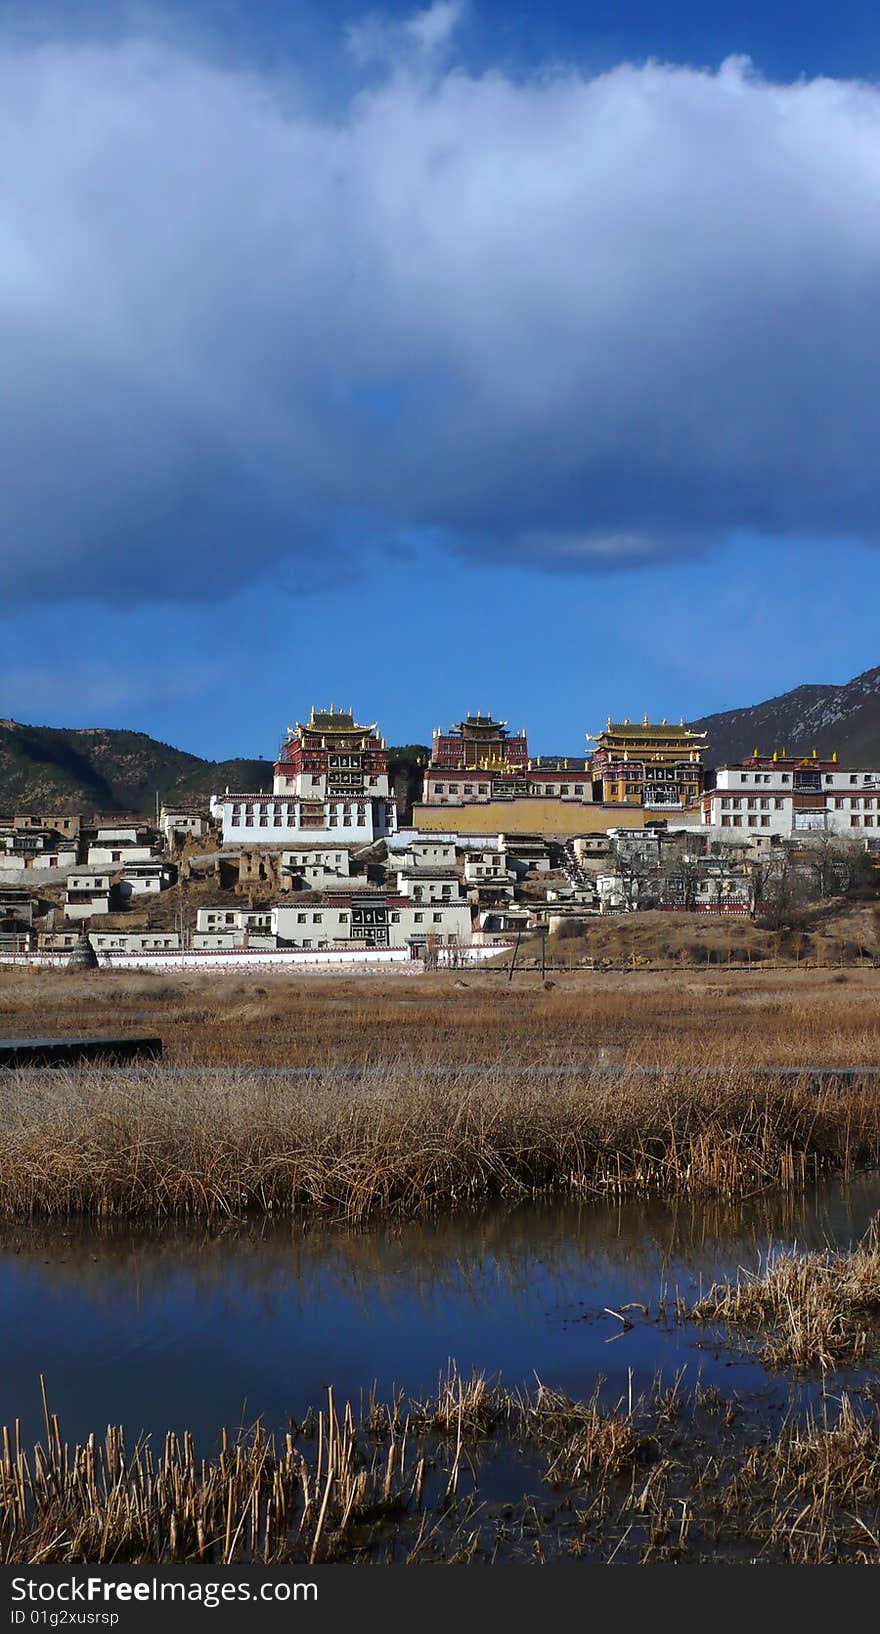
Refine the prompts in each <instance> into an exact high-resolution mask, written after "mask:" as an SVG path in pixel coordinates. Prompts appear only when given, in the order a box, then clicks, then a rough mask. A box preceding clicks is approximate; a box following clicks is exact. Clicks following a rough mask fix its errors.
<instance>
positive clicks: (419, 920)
mask: <svg viewBox="0 0 880 1634" xmlns="http://www.w3.org/2000/svg"><path fill="white" fill-rule="evenodd" d="M424 917H425V916H424V914H423V913H416V914H413V919H414V921H415V923H416V924H417V925H421V923H422V921H423V920H424Z"/></svg>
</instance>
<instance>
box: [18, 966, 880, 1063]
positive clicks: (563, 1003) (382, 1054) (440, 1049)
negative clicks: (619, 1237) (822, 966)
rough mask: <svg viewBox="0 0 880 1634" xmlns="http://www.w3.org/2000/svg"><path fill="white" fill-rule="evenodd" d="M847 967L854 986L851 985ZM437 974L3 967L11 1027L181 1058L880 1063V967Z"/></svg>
mask: <svg viewBox="0 0 880 1634" xmlns="http://www.w3.org/2000/svg"><path fill="white" fill-rule="evenodd" d="M840 976H843V978H844V980H843V982H841V981H840V980H839V979H838V978H839V977H840ZM553 980H554V983H555V985H554V987H553V988H551V989H549V990H546V991H545V989H544V988H543V986H542V984H541V981H540V976H539V974H538V973H536V972H535V971H532V970H529V971H527V972H525V973H524V974H522V975H520V974H517V975H516V976H515V978H514V981H513V983H512V984H509V983H508V981H507V978H506V975H505V974H504V972H502V971H490V970H487V969H474V970H467V971H464V972H462V973H454V972H448V973H446V972H444V973H438V974H436V975H432V976H427V977H417V976H410V975H406V976H397V977H392V978H389V977H387V976H384V975H383V976H375V975H374V976H370V977H360V978H357V979H351V978H347V977H339V976H335V977H328V976H324V977H318V978H311V977H303V976H301V975H296V976H291V975H286V974H281V973H279V974H274V973H270V974H264V973H262V972H261V973H259V974H256V975H253V976H251V977H237V976H236V975H234V974H233V975H217V976H213V975H212V976H204V975H196V974H189V975H186V976H177V975H174V976H168V975H164V976H162V975H145V974H142V973H139V972H134V971H132V972H122V971H104V970H101V971H97V972H93V973H85V974H75V973H73V972H70V973H68V972H67V971H65V970H35V971H22V970H15V969H9V968H5V969H2V970H0V1034H7V1035H16V1034H25V1035H27V1034H35V1033H39V1034H48V1035H55V1036H57V1035H63V1034H65V1033H66V1034H71V1033H76V1032H84V1031H85V1032H89V1033H102V1032H107V1033H111V1034H115V1033H121V1034H125V1033H143V1032H151V1033H152V1032H158V1033H160V1034H161V1035H162V1037H163V1039H164V1043H165V1058H166V1060H168V1061H169V1062H172V1063H180V1064H182V1065H183V1064H186V1065H190V1064H197V1065H223V1066H248V1067H251V1066H253V1067H266V1066H311V1065H322V1064H330V1063H353V1064H356V1065H360V1064H363V1063H364V1062H373V1063H377V1062H383V1061H387V1062H391V1063H394V1062H396V1061H398V1060H399V1059H401V1058H403V1057H406V1058H408V1059H409V1060H411V1061H415V1060H420V1061H424V1062H426V1063H432V1062H436V1061H444V1062H454V1061H459V1062H462V1061H465V1062H494V1061H497V1060H498V1059H499V1058H501V1057H503V1056H506V1057H507V1058H508V1059H509V1060H510V1061H512V1062H514V1063H522V1062H528V1061H534V1062H549V1061H554V1060H570V1059H571V1058H572V1057H576V1058H577V1059H579V1060H581V1061H583V1060H591V1059H593V1058H595V1057H596V1056H597V1055H599V1053H600V1052H602V1051H608V1052H610V1053H611V1055H612V1056H615V1055H617V1054H619V1053H621V1052H623V1053H625V1054H627V1055H628V1056H629V1057H631V1058H632V1059H635V1060H641V1061H643V1062H653V1061H657V1060H660V1061H663V1060H672V1059H673V1058H674V1059H675V1060H677V1061H680V1062H682V1063H688V1062H695V1063H698V1062H700V1061H704V1060H705V1059H706V1056H707V1051H708V1050H709V1049H710V1048H711V1050H712V1051H718V1052H719V1053H720V1055H721V1057H722V1059H725V1060H730V1061H735V1060H736V1059H741V1058H742V1057H743V1052H745V1055H746V1057H747V1058H748V1059H749V1060H753V1061H763V1062H777V1063H796V1064H801V1063H803V1064H809V1063H812V1062H816V1061H824V1062H827V1061H831V1062H853V1063H859V1064H865V1065H874V1066H880V971H873V970H868V969H864V970H847V971H840V970H838V971H835V970H830V971H826V970H820V971H817V970H801V971H800V972H795V971H793V970H792V971H787V970H781V971H778V972H774V971H772V970H757V969H755V970H753V971H752V972H751V973H748V972H747V971H733V972H731V973H728V972H727V971H726V970H712V971H707V970H705V969H704V968H694V969H686V970H680V971H666V972H659V971H655V972H641V971H634V972H631V973H630V974H622V973H620V972H617V973H613V972H612V973H606V974H599V973H596V974H591V973H590V972H586V971H575V972H573V973H571V974H568V973H567V972H554V973H553Z"/></svg>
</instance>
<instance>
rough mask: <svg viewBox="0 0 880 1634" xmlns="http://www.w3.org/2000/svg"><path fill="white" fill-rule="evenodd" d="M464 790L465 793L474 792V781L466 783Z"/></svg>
mask: <svg viewBox="0 0 880 1634" xmlns="http://www.w3.org/2000/svg"><path fill="white" fill-rule="evenodd" d="M464 792H465V794H473V792H474V785H473V783H465V786H464Z"/></svg>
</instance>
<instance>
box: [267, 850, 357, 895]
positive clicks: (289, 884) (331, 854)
mask: <svg viewBox="0 0 880 1634" xmlns="http://www.w3.org/2000/svg"><path fill="white" fill-rule="evenodd" d="M350 872H351V867H350V856H349V852H348V848H347V847H346V846H330V847H329V848H328V847H326V846H297V847H296V848H295V849H292V850H286V851H282V853H281V889H282V890H286V891H293V890H303V889H305V890H309V891H321V890H324V888H325V887H327V886H332V885H334V884H336V883H337V882H338V881H339V880H342V879H348V877H349V874H350Z"/></svg>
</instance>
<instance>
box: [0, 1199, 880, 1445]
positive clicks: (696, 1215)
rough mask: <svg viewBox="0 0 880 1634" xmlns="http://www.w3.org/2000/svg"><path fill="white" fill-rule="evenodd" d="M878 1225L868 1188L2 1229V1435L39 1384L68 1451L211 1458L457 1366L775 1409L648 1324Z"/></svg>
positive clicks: (752, 1373)
mask: <svg viewBox="0 0 880 1634" xmlns="http://www.w3.org/2000/svg"><path fill="white" fill-rule="evenodd" d="M878 1210H880V1177H878V1176H877V1175H871V1176H865V1177H862V1178H859V1179H857V1180H856V1181H854V1182H852V1183H850V1184H849V1185H848V1186H843V1185H841V1184H839V1183H838V1184H829V1185H827V1186H825V1187H822V1188H818V1189H816V1190H815V1191H814V1192H811V1193H809V1194H808V1195H807V1196H805V1197H803V1198H797V1199H792V1198H786V1197H780V1196H775V1195H774V1196H766V1197H762V1198H760V1199H757V1200H754V1201H752V1202H751V1203H749V1204H746V1205H741V1206H739V1207H735V1208H734V1207H730V1206H726V1205H724V1206H718V1205H714V1206H702V1207H693V1206H690V1205H688V1206H683V1205H678V1206H677V1207H676V1206H674V1205H670V1204H661V1203H652V1204H637V1203H631V1204H626V1205H624V1206H621V1207H613V1206H610V1205H607V1204H606V1205H590V1206H576V1205H573V1204H553V1205H550V1204H548V1205H543V1206H528V1207H521V1208H516V1209H502V1208H494V1209H492V1210H487V1211H484V1212H481V1213H479V1214H461V1215H458V1216H456V1217H454V1218H451V1219H445V1220H442V1221H439V1222H437V1223H433V1224H432V1223H420V1224H413V1225H408V1226H406V1227H403V1228H401V1229H399V1230H395V1231H393V1232H389V1231H387V1230H374V1231H371V1232H369V1233H362V1234H351V1233H345V1232H340V1231H336V1230H333V1231H331V1230H323V1231H312V1232H304V1231H303V1229H302V1227H301V1226H295V1225H292V1224H290V1223H287V1224H284V1225H275V1224H273V1225H267V1226H264V1227H262V1228H249V1229H246V1228H241V1229H236V1230H229V1231H227V1232H226V1233H224V1234H222V1235H220V1236H217V1235H213V1236H209V1235H206V1234H204V1233H199V1232H192V1231H191V1232H186V1233H184V1232H180V1231H176V1230H175V1231H172V1230H168V1231H164V1232H143V1231H139V1232H133V1231H130V1230H119V1229H117V1230H114V1231H110V1232H108V1231H95V1230H91V1229H83V1228H78V1229H76V1230H72V1231H71V1230H68V1231H62V1230H61V1229H60V1228H59V1227H58V1226H53V1227H45V1228H44V1227H40V1228H33V1229H24V1230H23V1229H18V1230H15V1231H9V1230H7V1231H6V1232H5V1233H4V1234H3V1235H2V1237H0V1322H2V1332H3V1339H4V1345H3V1363H2V1371H0V1421H3V1422H6V1423H10V1422H11V1421H12V1420H13V1419H15V1418H16V1417H19V1418H20V1419H21V1421H22V1434H23V1436H24V1439H25V1441H26V1442H27V1441H31V1440H33V1439H35V1438H36V1437H38V1436H39V1435H40V1434H41V1433H42V1412H41V1406H40V1400H39V1390H38V1375H39V1374H40V1373H41V1372H42V1373H44V1374H45V1375H46V1378H47V1383H48V1388H49V1395H50V1401H51V1405H52V1407H53V1409H54V1410H55V1411H56V1412H58V1413H59V1415H60V1418H61V1423H62V1427H63V1431H64V1434H65V1436H66V1437H67V1438H68V1439H70V1440H78V1439H82V1437H83V1436H85V1435H87V1434H88V1432H89V1431H90V1430H92V1429H96V1430H102V1429H103V1427H104V1425H105V1424H106V1423H107V1422H108V1421H112V1422H114V1423H121V1424H123V1425H124V1426H125V1428H126V1431H127V1433H128V1435H129V1436H131V1437H134V1436H135V1435H137V1434H138V1433H140V1432H144V1433H149V1434H152V1435H153V1436H154V1437H161V1436H162V1435H163V1434H164V1432H165V1430H166V1429H170V1428H172V1429H176V1430H178V1431H181V1430H183V1429H184V1428H189V1429H191V1430H192V1431H193V1432H194V1433H195V1435H196V1437H197V1440H198V1442H199V1443H200V1446H201V1448H202V1450H204V1451H205V1452H207V1451H209V1450H210V1449H211V1448H212V1447H213V1446H215V1445H216V1441H217V1435H218V1431H219V1428H220V1426H221V1425H224V1424H225V1425H228V1426H229V1427H230V1428H234V1427H237V1426H238V1425H240V1424H246V1423H250V1422H253V1420H254V1419H255V1418H256V1417H258V1416H261V1417H262V1418H263V1419H264V1421H265V1422H266V1424H267V1425H269V1426H270V1427H273V1428H281V1427H283V1426H285V1425H286V1424H287V1423H288V1422H289V1420H290V1418H294V1419H301V1418H302V1417H303V1416H304V1415H305V1413H306V1412H307V1410H308V1408H309V1407H310V1406H320V1405H321V1403H322V1400H323V1396H324V1390H325V1387H326V1386H327V1385H328V1384H332V1385H333V1386H334V1390H335V1393H336V1397H337V1400H340V1399H344V1398H345V1397H349V1398H350V1399H352V1400H353V1401H355V1402H357V1401H358V1399H359V1396H360V1393H361V1392H362V1391H363V1390H364V1389H368V1388H369V1387H370V1385H371V1384H372V1383H373V1382H374V1381H375V1382H376V1385H377V1387H378V1390H379V1393H380V1394H381V1395H383V1396H386V1397H387V1396H388V1395H390V1393H391V1392H392V1390H393V1388H394V1387H395V1386H396V1387H399V1388H401V1389H403V1390H404V1391H405V1392H406V1393H407V1394H416V1395H418V1394H423V1395H424V1394H428V1393H430V1392H431V1391H432V1390H434V1389H435V1388H436V1385H437V1379H438V1373H439V1372H440V1371H441V1370H443V1369H445V1366H446V1363H447V1359H448V1358H454V1359H455V1361H456V1362H457V1364H458V1366H459V1369H460V1370H461V1371H462V1372H463V1373H469V1372H470V1370H471V1368H478V1369H482V1370H485V1371H486V1372H487V1373H489V1374H491V1375H495V1376H497V1375H499V1374H500V1375H501V1377H502V1378H503V1380H504V1383H505V1384H507V1385H509V1386H515V1385H534V1383H535V1376H536V1375H537V1376H538V1377H539V1378H540V1379H541V1380H542V1381H543V1382H544V1383H546V1384H549V1385H553V1386H554V1387H557V1388H560V1389H563V1390H565V1391H567V1392H569V1393H571V1394H572V1395H577V1396H584V1395H588V1394H590V1393H591V1392H592V1390H593V1388H594V1386H595V1383H596V1379H597V1376H599V1375H603V1376H604V1377H605V1379H606V1381H607V1383H606V1385H605V1390H606V1392H607V1393H608V1394H609V1395H611V1396H614V1397H617V1396H618V1395H621V1394H624V1393H625V1392H626V1391H627V1389H628V1387H629V1376H630V1370H632V1375H633V1384H634V1388H635V1389H636V1390H638V1389H639V1388H640V1387H642V1386H643V1385H646V1384H648V1383H650V1381H651V1379H652V1378H653V1376H654V1374H655V1373H656V1371H657V1370H658V1369H659V1370H661V1371H662V1373H663V1376H664V1379H666V1380H668V1381H669V1382H671V1381H672V1379H673V1378H674V1376H675V1374H676V1373H677V1372H679V1371H680V1370H681V1369H682V1368H685V1369H686V1372H685V1382H686V1383H689V1384H693V1383H694V1382H695V1380H696V1378H697V1377H698V1376H699V1377H701V1378H702V1379H703V1381H704V1382H714V1383H717V1384H719V1385H720V1386H721V1387H722V1388H724V1389H725V1390H726V1391H727V1392H729V1391H730V1390H731V1389H735V1390H736V1391H738V1392H739V1393H740V1394H748V1393H750V1392H754V1391H764V1392H765V1396H766V1400H767V1401H768V1402H769V1403H770V1405H771V1406H772V1405H776V1406H779V1405H782V1404H783V1402H784V1401H787V1400H788V1392H789V1389H790V1386H789V1384H788V1382H787V1381H784V1380H778V1379H776V1380H772V1379H769V1378H768V1377H767V1375H766V1374H765V1373H764V1371H763V1369H762V1368H761V1367H760V1365H759V1364H758V1363H757V1362H755V1361H753V1360H748V1359H743V1357H742V1356H741V1355H740V1354H739V1353H737V1352H734V1351H730V1350H725V1349H723V1348H722V1347H719V1346H718V1345H717V1344H714V1343H713V1341H712V1339H711V1337H710V1336H709V1335H707V1334H706V1333H705V1332H704V1331H703V1330H700V1329H697V1328H693V1327H690V1326H688V1325H682V1324H676V1323H675V1322H673V1321H671V1320H670V1321H669V1322H668V1323H667V1322H664V1321H662V1320H658V1318H657V1305H658V1299H659V1296H660V1294H661V1291H662V1290H663V1289H664V1288H665V1289H666V1290H667V1292H668V1293H669V1294H670V1295H672V1294H673V1293H674V1291H675V1289H676V1288H678V1289H679V1290H680V1291H681V1293H682V1294H683V1295H684V1296H685V1297H686V1298H687V1299H688V1300H694V1299H696V1298H697V1297H698V1296H699V1293H700V1290H701V1288H703V1289H705V1288H706V1287H707V1286H708V1285H709V1284H710V1283H711V1282H712V1281H713V1280H715V1279H717V1278H720V1277H724V1276H727V1275H729V1274H731V1273H735V1272H736V1269H737V1267H738V1266H746V1267H748V1268H750V1269H755V1268H756V1267H757V1266H758V1265H759V1263H760V1261H761V1258H762V1256H763V1255H764V1254H765V1253H766V1251H767V1248H768V1245H769V1244H770V1243H771V1242H772V1243H773V1244H774V1245H776V1246H790V1245H792V1244H794V1243H797V1244H798V1245H799V1246H801V1247H824V1246H825V1245H826V1244H831V1245H833V1246H836V1247H848V1246H849V1245H850V1244H852V1243H853V1242H854V1241H856V1240H858V1238H859V1237H860V1236H861V1235H862V1234H863V1232H864V1231H865V1229H866V1228H867V1226H868V1224H869V1222H870V1220H871V1218H872V1216H873V1215H874V1214H875V1213H876V1212H877V1211H878ZM633 1300H635V1301H639V1302H641V1303H643V1304H645V1305H648V1306H649V1307H650V1316H649V1318H647V1319H646V1318H644V1317H642V1316H641V1314H640V1313H639V1312H630V1313H629V1314H630V1317H631V1318H632V1319H633V1320H634V1326H633V1327H632V1328H631V1329H630V1330H628V1331H623V1330H622V1328H621V1323H620V1322H619V1321H618V1320H617V1319H616V1318H615V1317H613V1316H611V1315H608V1314H607V1313H606V1309H605V1308H606V1307H611V1308H612V1309H614V1310H620V1308H621V1306H622V1305H623V1304H625V1303H629V1302H630V1301H633ZM774 1396H775V1398H776V1400H775V1402H774V1400H773V1398H774Z"/></svg>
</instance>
